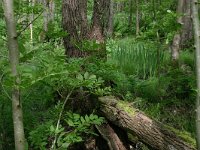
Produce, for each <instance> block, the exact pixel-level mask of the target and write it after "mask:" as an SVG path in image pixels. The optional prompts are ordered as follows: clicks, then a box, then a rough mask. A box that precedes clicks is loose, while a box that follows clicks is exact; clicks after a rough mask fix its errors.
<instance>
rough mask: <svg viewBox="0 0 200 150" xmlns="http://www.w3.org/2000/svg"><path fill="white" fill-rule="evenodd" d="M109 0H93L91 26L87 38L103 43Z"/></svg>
mask: <svg viewBox="0 0 200 150" xmlns="http://www.w3.org/2000/svg"><path fill="white" fill-rule="evenodd" d="M109 8H110V0H94V8H93V16H92V26H91V30H90V34H89V38H90V39H92V40H95V41H96V42H98V43H104V41H105V35H104V33H105V32H104V29H105V27H106V26H107V24H108V16H109V15H108V14H109V13H108V12H109Z"/></svg>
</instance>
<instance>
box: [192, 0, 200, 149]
mask: <svg viewBox="0 0 200 150" xmlns="http://www.w3.org/2000/svg"><path fill="white" fill-rule="evenodd" d="M192 12H193V26H194V38H195V48H196V73H197V98H196V139H197V146H198V150H200V28H199V14H198V1H197V0H192Z"/></svg>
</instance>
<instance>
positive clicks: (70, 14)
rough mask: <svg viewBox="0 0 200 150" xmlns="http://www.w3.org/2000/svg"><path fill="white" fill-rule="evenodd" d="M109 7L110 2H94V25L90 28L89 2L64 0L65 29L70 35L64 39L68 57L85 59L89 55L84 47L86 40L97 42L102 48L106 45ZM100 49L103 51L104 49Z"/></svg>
mask: <svg viewBox="0 0 200 150" xmlns="http://www.w3.org/2000/svg"><path fill="white" fill-rule="evenodd" d="M109 6H110V0H106V1H105V0H94V8H93V17H92V21H91V22H92V24H91V26H90V28H89V26H88V21H87V0H81V1H80V0H63V8H62V16H63V28H64V30H65V31H66V32H67V33H68V35H67V36H66V37H65V38H64V46H65V50H66V55H67V56H69V57H84V56H87V55H89V53H88V52H87V51H86V50H85V49H86V48H85V47H84V45H83V44H84V42H86V40H90V41H95V42H96V43H97V44H99V45H100V46H101V45H104V41H105V31H106V30H105V29H106V27H107V25H108V17H109ZM103 48H104V47H103ZM99 49H100V50H101V49H102V47H100V48H99ZM101 52H103V51H101Z"/></svg>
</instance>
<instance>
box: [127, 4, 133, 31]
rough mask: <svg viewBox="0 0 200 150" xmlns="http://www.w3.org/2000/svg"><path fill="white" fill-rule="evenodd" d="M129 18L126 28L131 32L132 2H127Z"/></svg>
mask: <svg viewBox="0 0 200 150" xmlns="http://www.w3.org/2000/svg"><path fill="white" fill-rule="evenodd" d="M129 4H130V5H129V18H128V28H129V30H130V31H131V28H132V24H133V0H129Z"/></svg>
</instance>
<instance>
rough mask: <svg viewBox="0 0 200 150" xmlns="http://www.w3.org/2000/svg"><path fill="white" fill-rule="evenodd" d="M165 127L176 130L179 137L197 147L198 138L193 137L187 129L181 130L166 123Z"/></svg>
mask: <svg viewBox="0 0 200 150" xmlns="http://www.w3.org/2000/svg"><path fill="white" fill-rule="evenodd" d="M165 127H166V128H167V129H168V130H170V131H172V132H174V133H175V134H176V135H177V136H178V137H180V138H181V139H183V140H184V141H185V142H187V143H189V144H190V145H191V146H192V147H193V148H196V140H195V139H193V138H192V137H191V134H190V133H188V132H185V131H179V130H177V129H175V128H173V127H170V126H167V125H165Z"/></svg>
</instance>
